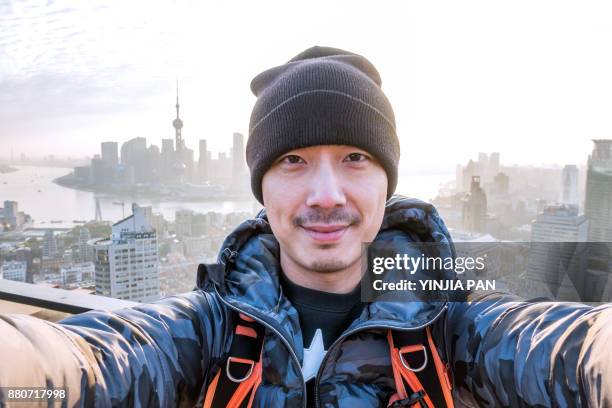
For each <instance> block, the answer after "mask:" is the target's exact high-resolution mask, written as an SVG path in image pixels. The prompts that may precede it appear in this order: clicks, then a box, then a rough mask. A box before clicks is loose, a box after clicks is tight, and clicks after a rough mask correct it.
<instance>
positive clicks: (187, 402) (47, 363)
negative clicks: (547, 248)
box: [0, 291, 227, 407]
mask: <svg viewBox="0 0 612 408" xmlns="http://www.w3.org/2000/svg"><path fill="white" fill-rule="evenodd" d="M210 296H211V295H210V294H207V293H205V292H202V291H194V292H190V293H186V294H182V295H177V296H172V297H169V298H166V299H163V300H161V301H158V302H155V303H150V304H143V305H139V306H136V307H133V308H127V309H121V310H118V311H114V312H100V311H92V312H87V313H83V314H79V315H75V316H72V317H70V318H68V319H65V320H63V321H61V322H59V323H50V322H47V321H44V320H40V319H37V318H34V317H30V316H24V315H8V316H0V338H1V339H2V344H1V346H0V386H1V387H45V388H51V387H60V388H66V389H67V390H68V399H69V404H68V406H90V405H91V404H92V403H95V406H101V407H104V406H159V407H174V406H193V405H194V403H195V402H196V401H197V398H198V393H199V391H200V388H201V386H202V381H203V376H204V372H205V370H206V369H207V367H208V365H209V361H210V360H211V358H214V356H218V355H220V353H221V350H215V349H213V348H214V347H215V346H214V345H215V344H221V343H222V342H213V338H215V336H224V335H225V334H226V333H219V331H220V330H224V327H226V326H227V325H225V324H222V322H224V321H225V318H226V316H225V315H224V313H225V312H224V311H223V310H222V309H221V308H219V306H218V304H217V303H216V302H211V301H210ZM220 338H223V337H220ZM217 347H220V346H217ZM0 405H2V397H1V396H0Z"/></svg>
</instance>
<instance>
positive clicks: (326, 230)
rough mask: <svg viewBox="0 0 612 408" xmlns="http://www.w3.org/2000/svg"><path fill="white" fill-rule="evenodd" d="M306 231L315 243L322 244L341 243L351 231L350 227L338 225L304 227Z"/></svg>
mask: <svg viewBox="0 0 612 408" xmlns="http://www.w3.org/2000/svg"><path fill="white" fill-rule="evenodd" d="M301 227H302V228H303V229H304V231H306V233H307V234H308V236H310V238H312V239H313V240H315V241H318V242H321V243H323V242H324V243H331V242H336V241H339V240H340V239H341V238H342V237H343V236H344V233H345V232H346V231H347V230H348V229H349V227H350V225H347V224H337V225H329V224H325V225H302V226H301Z"/></svg>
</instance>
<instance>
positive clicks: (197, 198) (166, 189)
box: [53, 173, 253, 202]
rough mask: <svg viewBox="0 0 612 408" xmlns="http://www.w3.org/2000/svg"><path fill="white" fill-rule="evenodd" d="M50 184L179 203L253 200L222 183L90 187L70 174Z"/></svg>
mask: <svg viewBox="0 0 612 408" xmlns="http://www.w3.org/2000/svg"><path fill="white" fill-rule="evenodd" d="M53 183H55V184H57V185H59V186H62V187H65V188H70V189H73V190H79V191H86V192H90V193H97V194H105V195H109V196H116V197H131V198H134V199H137V198H144V199H150V200H157V201H163V200H172V201H182V202H224V201H253V197H252V195H251V193H250V191H242V192H235V191H230V190H228V189H227V188H225V187H222V186H212V185H210V186H209V185H195V184H189V183H185V184H173V185H163V184H133V185H122V184H112V185H108V186H92V185H89V184H83V182H82V181H81V180H78V179H76V178H75V177H74V175H73V174H72V173H69V174H66V175H64V176H61V177H57V178H55V179H54V180H53Z"/></svg>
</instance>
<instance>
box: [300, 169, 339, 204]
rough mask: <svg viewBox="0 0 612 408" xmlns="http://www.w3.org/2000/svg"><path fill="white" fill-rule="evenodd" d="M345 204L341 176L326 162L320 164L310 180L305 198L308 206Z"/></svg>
mask: <svg viewBox="0 0 612 408" xmlns="http://www.w3.org/2000/svg"><path fill="white" fill-rule="evenodd" d="M345 204H346V196H345V195H344V189H343V187H342V184H341V178H340V177H338V175H337V174H336V173H335V172H334V169H333V167H332V166H330V165H328V164H324V165H320V166H318V168H317V171H316V172H315V173H314V175H313V178H312V180H311V186H310V193H309V195H308V198H307V200H306V205H307V206H309V207H321V208H334V207H336V206H343V205H345Z"/></svg>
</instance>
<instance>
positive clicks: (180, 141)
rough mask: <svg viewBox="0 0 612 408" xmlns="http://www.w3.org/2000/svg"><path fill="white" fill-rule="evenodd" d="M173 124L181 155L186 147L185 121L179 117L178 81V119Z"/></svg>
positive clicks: (178, 151)
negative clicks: (183, 131)
mask: <svg viewBox="0 0 612 408" xmlns="http://www.w3.org/2000/svg"><path fill="white" fill-rule="evenodd" d="M172 126H173V127H174V137H175V140H176V151H177V153H178V156H179V157H180V156H181V152H182V151H183V149H184V148H185V144H184V141H183V136H182V135H181V130H182V129H183V121H182V120H181V118H180V117H179V95H178V81H177V82H176V119H174V120H173V121H172Z"/></svg>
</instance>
